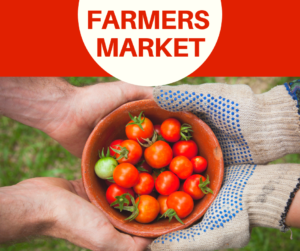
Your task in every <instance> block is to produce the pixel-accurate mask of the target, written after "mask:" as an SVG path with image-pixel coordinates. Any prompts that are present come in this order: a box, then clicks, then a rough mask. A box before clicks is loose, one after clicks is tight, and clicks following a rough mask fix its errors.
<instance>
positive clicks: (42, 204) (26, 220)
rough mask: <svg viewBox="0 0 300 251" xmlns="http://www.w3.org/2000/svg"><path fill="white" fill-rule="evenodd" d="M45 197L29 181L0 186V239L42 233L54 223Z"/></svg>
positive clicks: (10, 239)
mask: <svg viewBox="0 0 300 251" xmlns="http://www.w3.org/2000/svg"><path fill="white" fill-rule="evenodd" d="M46 198H47V196H45V193H44V192H42V191H41V190H40V189H36V187H35V186H33V185H31V184H30V182H29V183H28V182H21V183H19V184H17V185H14V186H10V187H2V188H0V222H1V224H0V233H1V235H0V243H4V242H10V241H15V240H18V239H24V238H27V237H30V236H35V235H45V234H46V233H47V232H48V231H49V230H50V229H51V228H52V227H53V225H54V223H55V219H54V218H53V216H52V214H51V209H50V208H47V204H48V203H47V199H46Z"/></svg>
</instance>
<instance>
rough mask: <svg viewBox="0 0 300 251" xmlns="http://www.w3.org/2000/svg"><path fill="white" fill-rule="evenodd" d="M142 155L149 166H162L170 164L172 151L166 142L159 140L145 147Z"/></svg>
mask: <svg viewBox="0 0 300 251" xmlns="http://www.w3.org/2000/svg"><path fill="white" fill-rule="evenodd" d="M144 156H145V159H146V161H147V163H148V164H149V165H150V166H152V167H153V168H162V167H165V166H167V165H169V164H170V162H171V160H172V158H173V152H172V148H171V147H170V146H169V144H168V143H167V142H164V141H162V140H159V141H156V142H155V143H154V144H153V145H151V146H149V147H148V148H146V150H145V153H144Z"/></svg>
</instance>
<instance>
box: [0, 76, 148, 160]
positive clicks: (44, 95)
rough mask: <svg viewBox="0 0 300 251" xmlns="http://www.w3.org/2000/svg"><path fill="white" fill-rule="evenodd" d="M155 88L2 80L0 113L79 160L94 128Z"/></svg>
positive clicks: (29, 79) (60, 81) (43, 80)
mask: <svg viewBox="0 0 300 251" xmlns="http://www.w3.org/2000/svg"><path fill="white" fill-rule="evenodd" d="M146 98H152V88H150V87H141V86H135V85H129V84H126V83H124V82H113V83H103V84H96V85H92V86H86V87H74V86H72V85H70V84H69V83H67V82H66V81H64V80H63V79H61V78H0V114H2V115H4V116H7V117H10V118H12V119H14V120H17V121H19V122H21V123H23V124H26V125H28V126H32V127H35V128H37V129H40V130H42V131H44V132H45V133H47V134H48V135H49V136H50V137H52V138H54V139H55V140H57V141H58V142H59V143H60V144H61V145H62V146H64V147H65V148H66V149H67V150H69V151H70V152H71V153H72V154H74V155H76V156H77V157H81V154H82V150H83V147H84V144H85V142H86V140H87V138H88V136H89V135H90V133H91V131H92V130H93V128H94V126H95V125H96V124H97V123H98V122H99V120H101V119H102V118H103V117H104V116H106V115H107V114H108V113H110V112H112V111H113V110H114V109H116V108H118V107H119V106H121V105H122V104H124V103H127V102H130V101H134V100H138V99H146Z"/></svg>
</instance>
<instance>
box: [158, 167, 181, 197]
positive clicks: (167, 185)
mask: <svg viewBox="0 0 300 251" xmlns="http://www.w3.org/2000/svg"><path fill="white" fill-rule="evenodd" d="M179 185H180V182H179V179H178V177H177V176H176V175H175V174H174V173H172V172H170V171H165V172H162V173H161V174H160V175H158V177H157V179H156V182H155V189H156V191H157V192H159V193H160V194H162V195H169V194H171V193H173V192H175V191H177V190H178V188H179Z"/></svg>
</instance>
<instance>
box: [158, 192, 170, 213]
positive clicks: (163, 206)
mask: <svg viewBox="0 0 300 251" xmlns="http://www.w3.org/2000/svg"><path fill="white" fill-rule="evenodd" d="M168 197H169V196H168V195H159V196H158V198H157V201H158V203H159V206H160V214H161V215H163V214H164V213H165V212H167V210H168V209H169V208H168V206H167V199H168Z"/></svg>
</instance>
